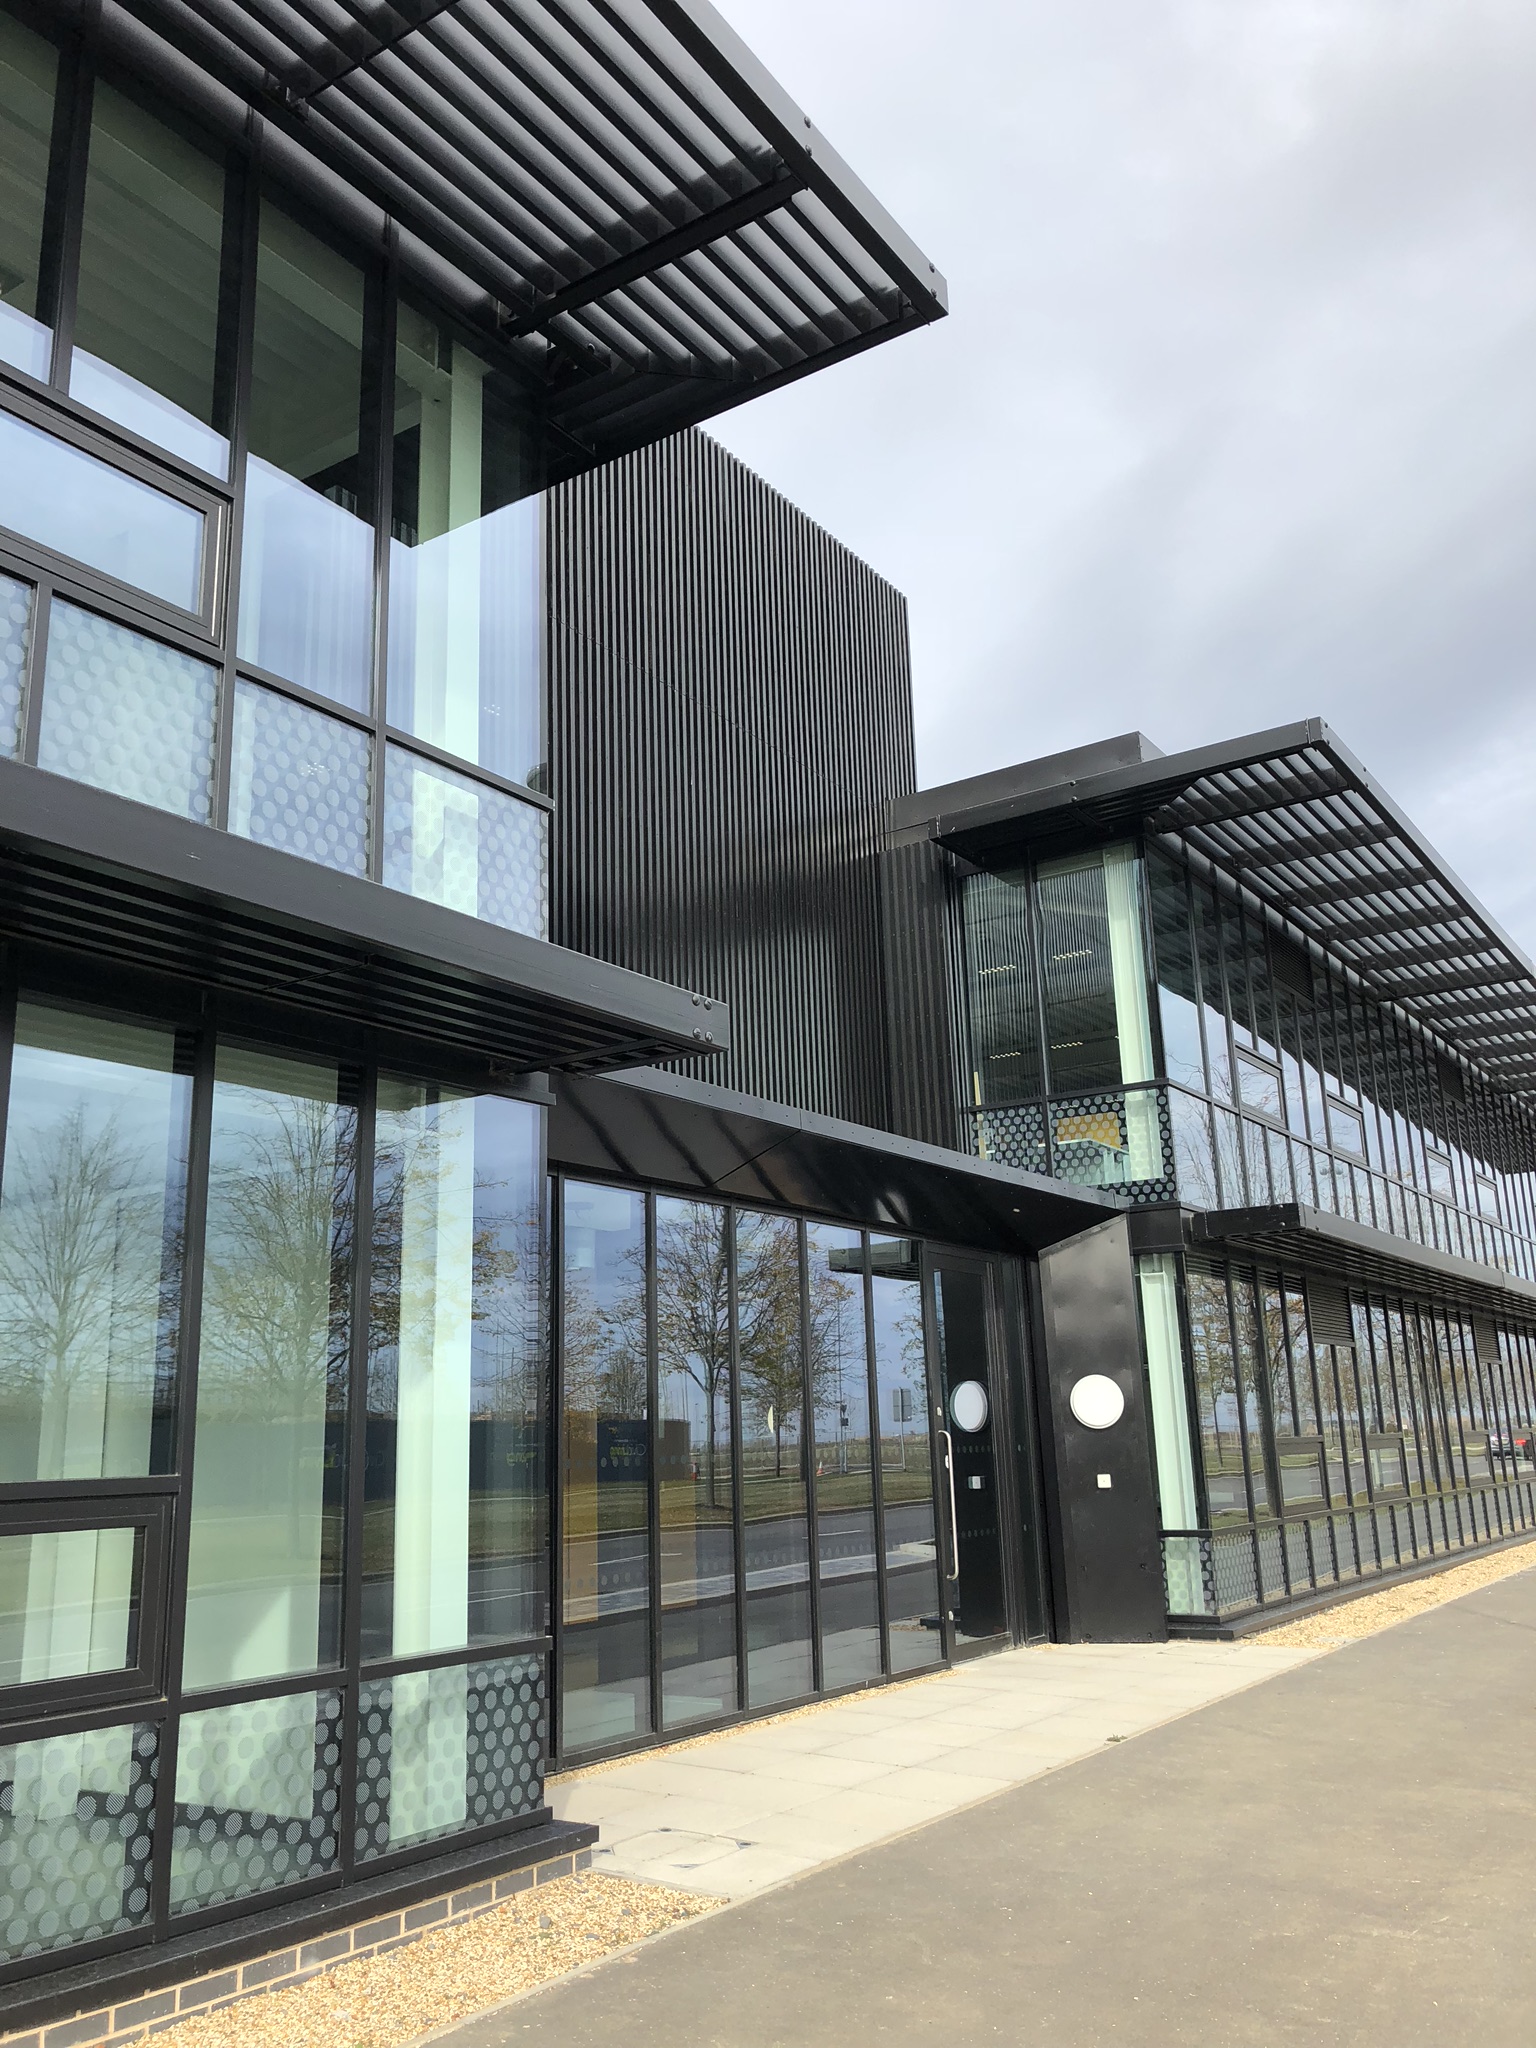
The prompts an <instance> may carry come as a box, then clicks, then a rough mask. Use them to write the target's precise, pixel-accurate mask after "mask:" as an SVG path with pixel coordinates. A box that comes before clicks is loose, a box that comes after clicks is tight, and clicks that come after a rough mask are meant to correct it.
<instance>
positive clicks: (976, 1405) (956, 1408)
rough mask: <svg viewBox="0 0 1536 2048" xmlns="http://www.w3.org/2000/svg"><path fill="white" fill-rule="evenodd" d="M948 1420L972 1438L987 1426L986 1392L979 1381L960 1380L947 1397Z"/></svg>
mask: <svg viewBox="0 0 1536 2048" xmlns="http://www.w3.org/2000/svg"><path fill="white" fill-rule="evenodd" d="M949 1419H950V1421H951V1422H953V1424H954V1425H955V1427H956V1429H963V1430H965V1431H966V1432H967V1433H968V1434H969V1435H971V1436H974V1435H975V1434H976V1432H977V1430H978V1429H985V1428H986V1426H987V1390H986V1388H985V1387H984V1386H983V1385H982V1384H981V1381H980V1380H962V1381H961V1382H960V1384H959V1386H958V1387H956V1388H955V1390H954V1392H953V1393H952V1394H951V1395H950V1397H949Z"/></svg>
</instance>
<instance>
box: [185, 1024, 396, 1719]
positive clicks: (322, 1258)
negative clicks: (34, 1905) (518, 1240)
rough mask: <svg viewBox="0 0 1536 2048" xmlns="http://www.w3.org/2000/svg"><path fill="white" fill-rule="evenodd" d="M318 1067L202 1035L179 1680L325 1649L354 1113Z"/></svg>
mask: <svg viewBox="0 0 1536 2048" xmlns="http://www.w3.org/2000/svg"><path fill="white" fill-rule="evenodd" d="M339 1093H340V1089H339V1077H338V1074H337V1070H336V1068H335V1067H334V1066H330V1065H321V1064H315V1065H306V1064H303V1063H301V1062H299V1061H297V1060H289V1059H280V1058H278V1057H276V1056H275V1055H272V1054H266V1053H254V1052H243V1051H240V1050H238V1049H236V1048H233V1047H229V1046H224V1047H221V1048H220V1050H219V1055H218V1063H217V1067H216V1069H215V1082H214V1091H213V1123H212V1133H211V1137H210V1140H209V1165H208V1222H207V1227H206V1235H205V1250H204V1255H203V1315H202V1343H201V1347H200V1352H199V1360H198V1377H197V1436H196V1443H195V1450H194V1457H193V1473H192V1534H191V1553H190V1558H189V1563H188V1587H187V1635H186V1655H185V1662H184V1666H183V1678H184V1683H185V1684H186V1686H187V1688H188V1689H189V1690H193V1689H196V1688H197V1687H200V1686H212V1685H229V1684H238V1683H240V1682H242V1681H245V1680H249V1679H255V1678H267V1677H276V1676H278V1675H279V1674H281V1673H283V1672H288V1671H310V1670H313V1669H314V1668H315V1667H316V1666H317V1665H323V1664H330V1663H334V1662H335V1661H336V1658H337V1657H338V1655H339V1653H340V1642H341V1636H340V1626H341V1613H340V1591H341V1564H342V1501H343V1494H344V1486H343V1480H344V1468H345V1462H346V1458H345V1447H346V1411H347V1344H348V1327H349V1314H348V1310H349V1301H348V1297H349V1293H350V1286H351V1264H352V1221H353V1166H354V1158H355V1152H356V1143H357V1117H356V1112H355V1110H354V1109H353V1108H351V1107H350V1106H349V1105H348V1104H347V1103H344V1102H342V1101H341V1100H339V1099H338V1098H339Z"/></svg>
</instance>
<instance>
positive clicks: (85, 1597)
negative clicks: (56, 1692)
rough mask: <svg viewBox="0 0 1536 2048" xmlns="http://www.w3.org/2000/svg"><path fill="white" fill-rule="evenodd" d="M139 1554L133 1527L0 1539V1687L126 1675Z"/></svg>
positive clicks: (133, 1648) (138, 1594)
mask: <svg viewBox="0 0 1536 2048" xmlns="http://www.w3.org/2000/svg"><path fill="white" fill-rule="evenodd" d="M143 1555H144V1538H143V1532H142V1531H141V1530H139V1529H135V1528H118V1529H32V1530H28V1531H26V1532H25V1533H23V1534H18V1535H14V1536H4V1535H0V1686H5V1685H42V1684H44V1683H46V1682H47V1681H48V1680H49V1679H55V1678H82V1677H85V1676H86V1675H87V1674H88V1673H90V1672H93V1671H127V1670H130V1669H131V1668H132V1666H133V1664H134V1662H135V1660H136V1658H137V1656H138V1648H139V1603H140V1600H141V1598H142V1595H143V1586H142V1584H141V1574H142V1570H143Z"/></svg>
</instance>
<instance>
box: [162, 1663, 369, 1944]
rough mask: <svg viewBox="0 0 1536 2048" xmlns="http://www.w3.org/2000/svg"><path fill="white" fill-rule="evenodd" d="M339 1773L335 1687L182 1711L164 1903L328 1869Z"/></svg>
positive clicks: (267, 1886) (191, 1908)
mask: <svg viewBox="0 0 1536 2048" xmlns="http://www.w3.org/2000/svg"><path fill="white" fill-rule="evenodd" d="M340 1780H341V1695H340V1694H339V1693H335V1692H301V1693H292V1694H290V1695H289V1696H288V1697H286V1698H284V1699H275V1700H250V1701H246V1702H243V1703H242V1704H241V1705H239V1706H235V1707H217V1708H213V1709H210V1710H209V1711H208V1712H207V1713H203V1714H185V1715H183V1716H182V1722H181V1737H180V1742H179V1745H178V1748H177V1752H176V1812H177V1818H176V1826H175V1829H174V1831H173V1833H172V1836H171V1911H172V1912H173V1913H191V1912H196V1911H197V1910H198V1909H199V1908H200V1907H205V1906H218V1905H222V1904H223V1903H224V1902H225V1901H226V1900H227V1899H244V1898H250V1897H251V1896H252V1895H253V1894H255V1893H258V1892H269V1891H276V1890H277V1889H278V1888H279V1887H280V1886H282V1885H285V1884H298V1883H300V1882H302V1881H303V1880H304V1879H305V1878H311V1877H318V1876H320V1875H321V1874H322V1873H323V1872H325V1871H327V1870H334V1869H335V1868H336V1863H337V1852H338V1849H339V1846H340V1837H339V1834H338V1830H337V1814H338V1809H339V1807H340V1804H341V1784H340Z"/></svg>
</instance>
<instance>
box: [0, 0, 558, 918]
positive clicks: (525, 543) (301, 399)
mask: <svg viewBox="0 0 1536 2048" xmlns="http://www.w3.org/2000/svg"><path fill="white" fill-rule="evenodd" d="M76 56H78V61H76ZM70 132H73V133H75V134H77V135H78V137H79V139H80V141H81V143H82V145H83V146H82V147H81V148H79V149H74V150H70V149H65V148H62V147H57V148H56V147H54V141H53V138H54V136H55V134H58V135H59V136H61V137H62V136H64V135H65V134H66V133H70ZM0 190H3V193H4V198H5V202H6V203H5V205H4V206H3V207H0V556H3V561H0V754H4V755H7V756H10V757H12V758H19V759H22V760H24V761H27V762H31V763H36V764H38V765H40V766H43V767H45V768H47V769H48V770H49V771H50V772H52V773H54V774H59V775H65V776H69V777H72V778H74V779H75V780H78V781H81V782H87V783H91V784H93V785H94V786H95V787H97V788H102V789H108V790H111V791H113V792H114V793H115V794H118V795H121V796H127V797H129V798H131V799H132V800H134V801H135V802H139V803H147V804H151V805H154V806H156V807H158V808H161V809H167V810H170V811H172V812H174V813H176V814H178V815H180V816H183V817H186V818H190V819H192V820H194V821H196V822H198V823H201V824H208V825H211V826H214V827H215V828H218V829H224V830H229V831H232V832H235V833H237V834H239V835H240V836H242V837H245V838H250V839H254V840H257V841H259V842H261V843H262V844H264V845H267V846H269V847H274V848H277V849H279V850H281V851H283V852H286V853H291V854H293V855H296V856H297V857H299V858H301V859H305V860H312V861H317V862H320V863H323V864H324V865H326V866H329V867H332V868H335V869H338V870H340V871H341V872H343V873H347V874H351V875H355V876H363V877H367V878H371V879H372V880H374V881H377V882H381V883H383V884H384V885H385V886H387V887H390V888H395V889H399V890H402V891H404V892H406V893H408V894H413V895H416V896H419V897H422V898H425V899H426V900H429V901H431V902H434V903H438V904H440V905H444V906H446V907H448V908H451V909H454V910H457V911H459V912H461V913H463V914H465V915H467V916H471V917H475V918H478V919H481V920H483V921H485V922H488V923H492V924H497V925H501V926H503V927H505V928H507V929H510V930H514V931H518V932H523V933H527V934H529V935H531V936H534V937H542V936H544V935H545V933H546V930H547V898H548V886H549V885H548V844H547V842H548V802H547V798H546V797H545V795H544V794H543V791H544V785H545V783H546V781H547V777H546V774H545V769H544V762H543V751H544V716H543V675H542V665H543V649H542V641H541V615H542V598H541V590H542V584H541V577H542V569H541V562H540V545H541V543H540V516H541V498H540V495H539V493H540V490H541V487H542V482H543V461H542V433H541V428H540V424H539V418H538V409H537V388H536V381H535V382H534V383H530V381H529V379H528V377H527V375H526V374H525V370H524V367H523V366H522V365H521V364H520V362H519V361H518V360H517V359H516V356H515V350H514V349H512V348H510V347H509V346H507V345H506V344H504V343H502V342H501V341H499V340H498V338H497V336H496V334H495V332H494V331H493V330H491V329H489V328H488V329H486V330H485V331H475V330H472V329H471V328H469V327H465V326H463V325H461V324H455V323H453V322H452V321H450V320H449V319H448V317H447V315H446V314H444V313H442V312H440V311H438V310H435V309H434V308H433V306H432V304H431V302H430V300H429V299H428V298H426V297H424V296H423V295H422V294H421V293H420V292H418V291H417V290H416V289H415V288H414V287H413V286H412V285H411V284H410V282H409V280H408V279H407V280H406V282H405V284H404V286H403V287H402V286H401V284H400V283H399V281H398V280H397V276H396V272H395V269H394V268H392V267H387V266H386V264H385V262H384V260H383V258H382V256H381V255H380V254H379V252H378V251H377V250H376V249H364V248H361V247H358V246H354V245H353V244H352V243H351V242H350V241H349V239H348V234H347V231H346V229H345V227H344V226H343V225H342V224H341V223H339V222H331V221H327V220H325V219H322V218H321V217H320V216H319V215H318V214H311V213H308V212H305V211H303V210H302V209H301V208H300V206H299V204H298V202H296V201H295V200H293V199H292V198H291V196H289V195H288V194H286V193H285V192H279V191H278V190H277V189H276V188H275V187H274V188H271V189H265V190H264V189H262V187H261V181H260V178H259V176H258V174H257V169H256V167H255V165H254V164H253V163H252V162H251V161H250V160H249V158H248V157H247V156H246V154H245V152H244V150H243V149H242V148H241V147H238V146H232V145H226V144H225V143H224V142H223V141H222V140H218V139H215V138H214V137H212V136H210V135H207V134H205V133H203V132H202V131H201V130H200V129H199V128H198V127H197V126H196V125H195V123H193V122H192V121H191V120H190V119H189V118H188V117H186V116H184V115H183V114H182V113H180V112H179V111H175V110H173V109H171V108H170V107H169V106H166V105H163V104H161V103H159V102H158V101H157V99H156V98H155V96H154V94H153V93H151V92H150V91H149V90H147V89H146V88H144V87H142V86H141V85H139V84H137V83H135V82H131V81H129V80H128V79H127V78H126V77H122V76H119V75H118V74H117V73H116V72H115V71H114V70H113V69H112V68H111V66H110V65H108V64H105V63H98V62H97V59H96V55H95V52H94V50H93V46H92V35H91V32H90V28H89V24H88V23H87V25H86V27H85V29H84V30H83V31H82V43H81V48H80V50H79V52H78V53H74V52H72V56H71V61H70V62H69V64H67V65H65V66H63V67H62V68H61V65H60V62H59V58H58V55H57V52H56V50H55V48H54V46H53V45H52V44H51V43H49V42H48V41H47V40H45V39H44V38H42V37H41V36H39V35H38V34H36V33H34V32H33V31H32V30H31V29H30V28H27V27H24V26H22V25H21V24H20V23H19V22H17V21H15V20H14V19H12V18H11V17H10V16H9V15H0ZM45 218H46V219H47V221H48V222H49V232H48V237H47V243H46V247H45V245H44V236H43V224H44V220H45Z"/></svg>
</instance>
